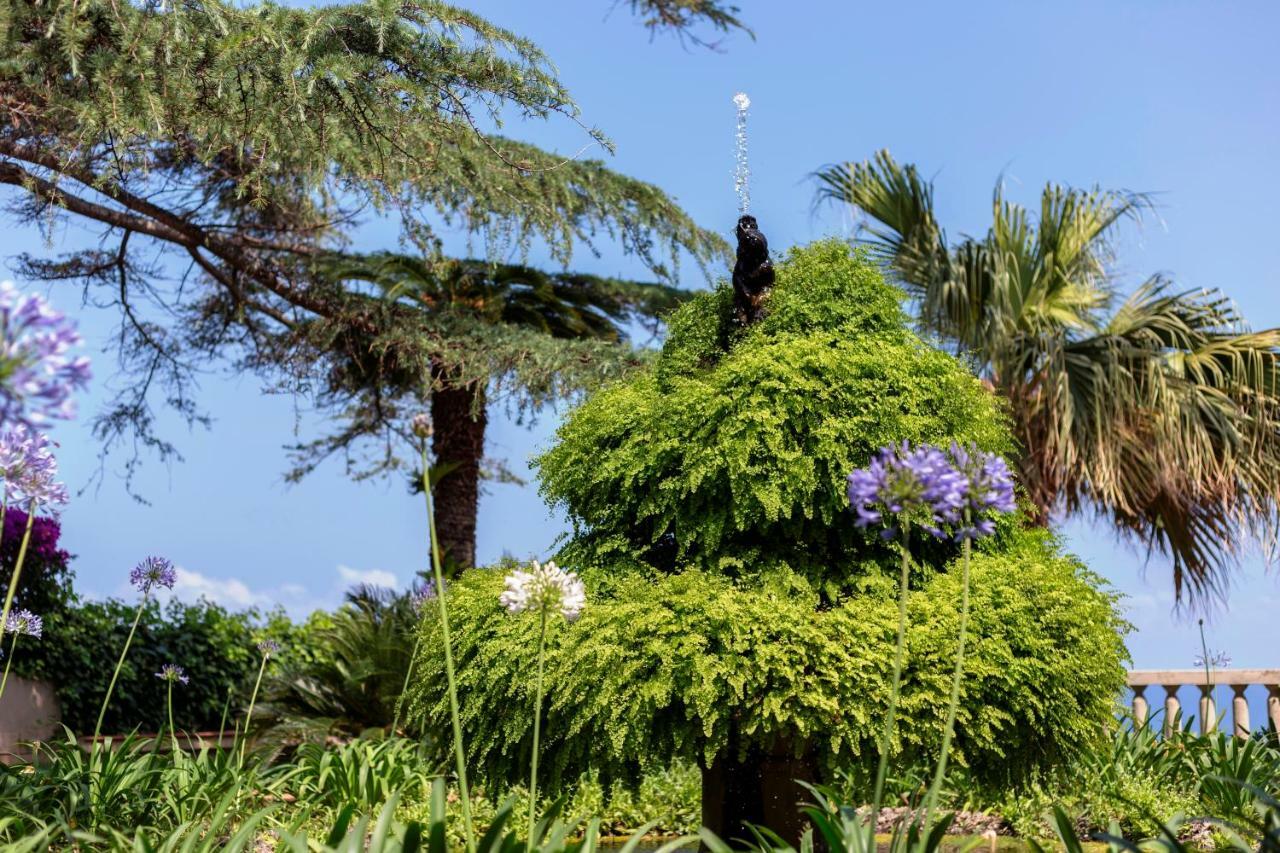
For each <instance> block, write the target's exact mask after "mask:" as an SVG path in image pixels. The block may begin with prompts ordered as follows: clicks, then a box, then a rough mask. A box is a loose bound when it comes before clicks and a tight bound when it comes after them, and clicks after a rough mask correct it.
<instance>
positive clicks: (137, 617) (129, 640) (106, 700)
mask: <svg viewBox="0 0 1280 853" xmlns="http://www.w3.org/2000/svg"><path fill="white" fill-rule="evenodd" d="M150 597H151V590H147V591H146V592H144V593H143V594H142V601H141V602H139V603H138V612H137V613H135V614H134V616H133V625H131V626H130V627H129V636H128V637H126V638H125V641H124V648H123V649H121V650H120V660H118V661H116V668H115V671H114V672H112V673H111V682H110V683H109V684H108V685H107V695H106V696H103V697H102V708H101V709H100V710H99V711H98V722H97V724H96V725H95V726H94V727H93V748H94V749H95V750H96V749H97V748H98V736H99V735H101V734H102V720H103V718H104V717H106V716H107V705H109V704H110V703H111V694H112V693H114V692H115V689H116V681H117V680H118V679H119V678H120V669H121V668H122V667H123V666H124V659H125V656H126V655H128V654H129V646H131V645H132V644H133V635H134V634H135V633H137V630H138V623H139V622H141V621H142V611H143V610H145V609H146V607H147V599H149V598H150Z"/></svg>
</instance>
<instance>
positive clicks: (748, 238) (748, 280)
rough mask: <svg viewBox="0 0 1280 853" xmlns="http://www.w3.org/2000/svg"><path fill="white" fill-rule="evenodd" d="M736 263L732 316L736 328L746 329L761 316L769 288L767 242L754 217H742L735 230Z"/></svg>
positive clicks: (770, 267) (769, 274)
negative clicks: (736, 245)
mask: <svg viewBox="0 0 1280 853" xmlns="http://www.w3.org/2000/svg"><path fill="white" fill-rule="evenodd" d="M735 233H736V234H737V235H738V262H737V263H736V264H734V265H733V316H734V320H735V321H736V322H737V324H738V325H739V326H749V325H751V324H752V323H754V322H756V321H757V320H759V319H760V318H761V317H763V316H764V300H765V297H767V296H768V295H769V290H770V289H771V288H772V287H773V263H772V262H771V261H770V260H769V241H768V240H766V239H765V238H764V235H763V234H761V233H760V227H759V226H758V225H757V224H756V218H755V217H754V216H742V217H740V218H739V219H738V227H737V228H736V229H735Z"/></svg>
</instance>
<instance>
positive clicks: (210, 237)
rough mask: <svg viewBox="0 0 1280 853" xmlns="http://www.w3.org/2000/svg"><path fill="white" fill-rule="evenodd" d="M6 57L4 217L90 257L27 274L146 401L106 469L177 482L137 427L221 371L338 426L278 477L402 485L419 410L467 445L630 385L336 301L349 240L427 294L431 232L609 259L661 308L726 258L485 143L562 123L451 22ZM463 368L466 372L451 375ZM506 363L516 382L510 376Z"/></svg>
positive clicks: (258, 25) (99, 9) (25, 41)
mask: <svg viewBox="0 0 1280 853" xmlns="http://www.w3.org/2000/svg"><path fill="white" fill-rule="evenodd" d="M632 7H633V11H635V12H637V13H638V14H641V15H642V16H645V17H644V22H645V23H646V25H647V26H649V27H650V28H652V29H654V30H663V29H671V30H675V31H677V32H681V33H686V32H689V31H690V28H691V27H693V26H694V25H696V24H699V23H709V24H710V25H711V26H713V27H714V28H716V29H717V30H720V31H728V30H729V29H731V28H737V27H741V24H740V22H738V20H737V19H736V17H734V12H735V11H736V10H734V9H732V8H731V7H722V6H720V5H719V4H718V3H715V2H706V0H696V2H689V0H645V2H634V3H632ZM0 43H2V45H3V47H2V48H0V67H3V73H2V74H0V81H2V82H0V110H3V123H2V124H0V183H3V184H9V185H10V186H12V187H13V188H14V190H13V191H12V192H11V193H10V194H9V196H8V201H9V210H10V212H11V213H12V214H14V215H16V217H17V218H18V219H19V220H20V221H23V222H28V223H37V224H41V225H44V226H46V227H47V226H48V225H49V224H51V223H52V221H54V220H55V219H57V218H59V217H61V216H64V215H67V214H70V215H72V216H73V217H75V218H77V219H79V220H80V221H82V222H88V223H90V224H92V225H94V226H96V227H97V228H98V230H99V233H100V238H101V239H100V243H99V248H96V249H93V250H91V251H83V252H77V253H74V254H70V255H65V256H62V257H59V258H56V259H49V258H45V257H35V256H31V255H27V256H23V258H22V259H21V261H20V268H21V270H22V272H23V273H24V274H26V275H27V276H29V277H33V278H38V279H42V280H74V281H79V282H82V283H83V284H84V285H85V287H86V293H87V295H88V298H89V299H90V300H91V301H93V302H94V303H95V304H98V305H106V306H110V307H112V308H114V309H116V310H118V311H119V314H120V317H121V326H120V335H119V341H120V357H121V363H122V365H123V369H124V370H125V371H126V373H127V374H129V375H130V376H132V377H133V378H134V379H135V380H136V381H133V382H131V383H129V384H128V386H127V387H126V389H125V390H124V391H123V392H122V393H121V394H120V395H119V396H118V397H117V398H116V399H114V400H113V401H112V403H111V404H110V405H109V406H108V407H107V408H106V409H105V410H104V411H103V412H101V413H100V414H99V415H98V416H97V418H96V420H95V422H94V428H95V431H96V433H97V435H98V436H99V437H100V438H101V439H102V440H103V442H104V447H105V448H111V447H113V446H116V445H118V444H120V443H125V444H127V445H130V446H134V447H143V448H149V449H150V450H151V451H154V452H155V453H156V454H158V455H159V456H160V457H161V458H169V457H174V456H176V455H177V453H178V451H177V448H176V447H175V446H174V445H173V444H171V443H170V442H169V441H168V440H167V439H166V438H164V437H163V436H162V435H160V434H159V433H158V432H157V430H156V418H157V415H158V412H157V410H156V407H155V404H154V403H153V400H154V399H155V398H157V397H159V398H163V399H164V400H166V401H167V403H168V404H169V405H171V406H173V407H174V408H175V409H176V410H177V411H178V412H179V413H181V414H182V415H183V416H184V417H186V418H187V420H188V421H189V422H199V421H207V416H206V414H205V412H204V411H203V410H202V409H201V407H200V406H199V404H198V401H197V400H196V399H195V396H194V384H193V377H194V374H195V371H196V369H197V367H200V366H203V365H206V364H207V363H208V362H209V361H210V360H211V359H213V358H220V359H225V360H229V361H230V362H231V363H232V364H233V365H234V367H235V368H236V369H241V370H245V369H250V370H254V371H257V372H258V373H259V374H260V375H262V376H264V377H265V378H266V379H267V381H269V382H271V383H273V384H275V385H277V386H279V387H281V388H284V389H287V390H291V391H295V392H300V393H307V394H310V395H311V396H312V397H313V398H314V400H315V401H317V402H319V403H320V404H321V405H322V406H323V407H324V408H325V409H326V410H328V411H332V412H334V413H338V414H340V415H341V419H340V423H341V428H340V429H339V430H338V431H337V432H336V433H334V434H333V435H328V436H325V437H324V438H322V439H320V440H319V441H316V442H313V443H309V444H307V445H305V446H303V447H300V448H299V451H300V458H299V460H298V465H297V467H296V468H295V471H294V473H295V474H299V473H301V472H304V471H306V470H309V468H310V467H311V466H313V465H314V464H315V461H316V460H317V458H319V456H323V455H326V454H329V453H335V452H339V453H343V454H346V455H347V464H348V467H349V470H350V471H351V472H352V473H353V474H356V475H361V474H368V473H373V472H379V471H385V470H387V469H388V467H393V466H394V465H396V464H398V461H397V460H396V458H395V455H394V453H392V452H391V451H390V450H389V448H391V447H392V446H393V445H394V443H395V441H396V435H397V431H398V425H400V424H402V423H403V421H404V419H405V416H406V406H409V405H413V406H420V405H422V398H423V397H425V396H426V395H428V394H430V393H432V391H434V393H435V394H436V395H437V401H436V405H438V406H441V407H447V405H451V403H450V402H449V401H451V400H454V398H455V397H456V398H457V399H456V400H455V402H457V406H454V408H456V409H458V410H459V411H462V410H464V409H465V410H466V411H468V412H469V413H470V416H471V417H472V418H473V419H476V418H482V417H483V411H482V407H480V406H477V405H475V402H476V399H475V398H476V393H477V391H476V389H481V391H483V389H484V387H485V383H490V382H499V381H502V382H505V383H506V384H507V386H508V388H509V389H511V390H514V391H517V392H520V393H521V399H522V400H523V401H524V402H526V403H535V404H536V403H539V402H542V401H545V400H546V399H548V398H549V397H552V396H555V395H556V394H559V393H563V392H569V391H573V390H575V389H577V388H581V387H583V385H582V382H583V378H584V376H585V374H588V373H591V372H592V371H591V370H586V369H583V368H582V364H581V363H580V362H581V360H583V359H585V360H586V361H587V362H591V361H592V360H593V359H596V360H599V363H598V364H597V366H596V368H594V369H595V372H596V374H597V375H598V374H599V373H600V370H601V369H603V370H604V371H605V372H608V371H609V370H613V369H616V368H617V367H618V366H619V364H622V363H626V362H628V361H630V360H634V358H635V356H634V354H632V353H630V351H629V350H623V351H617V347H618V344H616V343H610V342H608V341H606V342H604V343H601V342H600V341H594V342H592V343H591V344H590V345H583V346H580V347H579V348H578V349H576V350H574V353H575V356H574V358H572V359H564V358H561V359H560V360H559V361H556V359H555V358H544V357H542V356H537V357H535V356H534V355H532V353H534V352H535V351H538V348H539V347H540V346H542V344H543V343H544V342H541V341H535V340H533V338H532V337H529V335H528V332H529V330H528V329H527V328H524V329H519V328H518V327H513V326H512V325H511V324H509V323H506V322H499V323H497V324H494V323H490V322H479V323H476V322H469V321H468V319H467V318H466V317H464V316H462V315H461V314H459V312H457V311H451V312H449V313H448V315H447V316H444V315H440V316H438V315H437V313H436V312H435V311H434V310H433V308H432V306H431V305H429V304H427V303H423V302H421V301H418V302H413V301H409V300H404V299H384V298H382V297H381V296H380V295H377V294H370V293H369V292H367V287H363V286H362V285H359V284H354V283H353V282H351V281H346V280H342V279H336V278H333V277H332V276H327V275H326V274H325V273H324V271H325V269H326V268H327V267H326V264H325V263H324V262H323V261H324V260H325V259H326V258H331V257H332V255H333V253H335V252H341V251H343V250H344V249H346V248H347V246H348V240H349V233H350V230H351V229H350V226H351V225H352V223H354V222H355V220H356V218H357V217H359V216H366V217H369V216H380V217H383V218H386V219H389V220H392V221H398V222H399V223H401V227H402V236H403V237H404V238H405V241H406V242H407V243H408V244H409V245H412V246H414V247H416V248H417V249H418V250H419V252H420V253H421V255H422V258H423V259H424V263H426V264H428V266H431V265H437V264H443V265H445V266H442V267H440V270H442V271H444V272H431V273H430V274H431V275H433V276H437V275H447V265H448V263H449V262H448V261H447V259H444V258H443V257H441V256H440V253H439V243H438V240H437V236H436V230H437V229H438V228H439V226H440V225H441V224H442V223H444V224H447V225H449V226H453V227H461V228H463V229H465V230H466V231H467V232H469V233H471V234H474V235H476V236H477V238H479V239H480V240H482V241H483V242H484V243H485V244H486V245H487V246H489V247H490V248H492V249H493V254H494V256H496V255H497V254H498V253H499V252H501V251H508V250H514V251H516V252H517V253H520V252H524V251H526V250H527V249H529V247H530V246H531V245H533V244H535V243H538V244H544V245H545V246H547V247H548V248H549V249H550V252H551V255H552V257H553V258H554V260H555V261H556V262H557V263H560V264H567V263H568V262H569V261H570V259H571V257H572V254H573V251H574V249H575V247H581V246H584V245H585V246H588V247H591V246H593V244H594V243H595V242H596V241H598V240H599V239H602V238H607V239H609V240H611V241H616V242H617V243H620V244H621V246H622V248H623V249H624V250H625V251H627V252H629V253H631V254H633V255H635V256H637V257H638V258H639V259H640V260H641V261H642V262H643V263H644V264H645V265H646V266H647V267H648V268H649V269H650V270H651V271H652V272H653V274H654V277H655V278H656V279H658V280H661V281H664V282H671V281H674V280H675V278H676V275H677V273H678V265H677V262H678V260H679V259H680V257H681V255H682V254H685V255H688V256H692V258H693V259H694V261H695V263H696V264H698V265H699V266H705V265H706V264H708V263H710V262H712V261H716V262H718V261H719V260H721V259H723V258H724V257H725V256H726V254H727V246H726V244H725V243H724V241H723V240H722V239H721V238H720V237H719V236H717V235H716V234H714V233H711V232H708V231H706V230H703V229H701V228H699V227H698V226H697V225H696V224H695V223H694V222H693V221H692V220H691V219H690V218H689V216H688V215H687V214H685V213H684V212H683V211H682V210H681V209H680V208H679V207H678V206H677V205H676V204H675V203H674V201H673V200H672V199H671V198H670V197H668V196H667V195H666V194H664V193H663V192H662V191H661V190H659V189H657V188H656V187H654V186H652V185H649V184H646V183H643V182H640V181H636V180H633V179H630V178H627V177H625V176H622V175H618V174H616V173H614V172H612V171H610V170H608V169H607V168H605V166H604V165H603V164H602V163H600V162H598V161H593V160H581V159H574V158H567V159H566V158H563V157H560V156H558V155H553V154H550V153H548V152H544V151H542V150H539V149H537V148H535V147H533V146H531V145H528V144H525V143H522V142H519V141H515V140H512V139H508V138H504V137H503V136H500V135H497V134H496V131H499V130H501V128H502V120H503V118H504V117H507V118H509V117H511V116H513V115H516V116H519V117H521V118H523V119H537V118H543V119H545V118H550V117H562V118H564V119H567V120H570V121H574V122H580V119H579V115H578V110H577V108H576V106H575V105H574V103H573V101H572V100H571V98H570V96H569V94H568V93H567V92H566V91H565V89H564V87H563V86H562V85H561V84H560V82H559V81H558V80H557V79H556V77H555V74H554V72H553V70H552V68H551V66H550V63H549V62H548V60H547V58H546V57H545V56H544V55H543V54H542V53H541V52H540V51H539V50H538V49H537V48H536V47H535V46H534V45H533V44H531V43H530V42H528V41H527V40H525V39H523V38H521V37H520V36H518V35H516V34H514V33H511V32H508V31H506V30H503V29H501V28H499V27H497V26H494V25H493V24H491V23H489V22H488V21H485V20H483V19H482V18H480V17H478V16H476V15H474V14H472V13H470V12H468V11H465V10H462V9H458V8H454V7H452V6H448V5H445V4H443V3H437V2H418V3H400V2H390V1H389V0H371V2H368V3H365V4H359V5H354V4H353V5H334V6H322V7H319V8H312V9H298V8H284V7H279V6H275V5H271V4H264V5H256V6H249V7H237V6H234V5H231V4H228V3H223V2H221V1H220V0H185V2H183V1H181V0H180V2H178V3H177V4H176V5H174V4H170V3H167V2H160V3H154V2H145V3H136V2H123V3H122V2H114V0H77V2H70V0H46V2H39V3H37V2H31V0H7V2H5V4H4V5H3V6H0ZM584 132H585V133H587V134H588V136H589V139H590V140H591V141H592V142H594V143H599V144H600V145H601V146H603V147H604V148H605V149H606V150H608V149H609V148H610V143H609V141H608V140H607V139H606V138H605V137H604V136H603V134H601V133H600V132H599V131H598V130H594V129H589V128H586V127H585V126H584ZM157 250H159V251H157ZM594 286H595V285H594V284H586V283H583V284H582V285H581V287H580V288H579V289H580V290H583V291H586V290H590V289H591V288H592V287H594ZM601 298H604V299H606V300H607V298H608V296H607V294H606V295H602V297H601ZM661 304H662V300H661V299H660V300H658V302H657V303H652V302H648V301H639V302H635V303H634V306H635V307H636V309H637V310H638V311H640V312H641V313H643V312H644V310H645V306H652V305H661ZM628 310H630V309H628ZM473 319H474V318H473ZM522 335H524V337H521V336H522ZM597 337H598V336H597ZM615 337H616V336H615ZM517 339H519V341H517ZM442 341H445V342H446V343H443V344H442V343H441V342H442ZM580 343H581V342H580ZM463 345H465V346H466V347H471V348H473V355H472V356H471V357H470V358H468V359H467V360H466V361H467V362H468V363H469V364H471V365H475V364H479V363H482V362H484V363H485V364H486V368H485V370H484V371H482V372H481V373H475V372H472V373H467V372H466V371H465V370H463V369H462V368H460V367H459V366H458V364H456V363H454V362H452V361H450V360H449V355H448V353H454V354H456V353H457V352H458V351H459V348H460V347H461V346H463ZM563 346H564V344H563V343H562V344H561V347H560V349H559V350H557V352H560V351H563ZM522 347H523V349H524V350H527V351H528V352H529V353H530V355H528V356H525V357H520V358H515V357H514V356H513V354H514V353H518V352H520V351H522V349H521V348H522ZM499 351H502V352H503V353H505V354H503V355H497V356H495V353H498V352H499ZM544 355H545V353H544ZM486 359H488V361H487V362H486ZM574 359H577V360H578V361H575V360H574ZM570 364H572V368H571V367H570ZM600 365H603V368H601V367H600ZM482 374H483V375H482ZM464 377H465V378H464ZM459 383H460V384H459ZM468 383H470V384H468ZM468 389H470V390H468ZM481 427H482V420H481ZM369 438H375V439H377V442H375V443H376V444H377V445H378V446H379V447H380V449H379V450H377V451H376V452H375V453H374V455H373V457H372V460H370V459H369V458H368V456H367V454H368V453H369V452H370V443H369V442H367V441H363V440H365V439H369ZM442 440H443V437H442ZM464 443H465V442H464ZM474 444H475V442H471V445H472V447H471V450H470V451H468V452H469V453H471V455H472V457H473V458H471V459H470V462H468V464H471V463H474V462H476V461H477V458H478V456H477V454H478V453H479V452H480V450H481V448H479V447H475V446H474ZM438 449H439V448H438ZM317 454H318V455H317ZM438 461H439V460H438ZM446 461H456V460H446ZM138 463H139V458H138V456H137V455H136V454H135V456H134V457H133V458H132V459H130V460H129V461H128V463H127V467H128V470H129V472H130V474H132V472H133V470H134V469H135V468H136V466H137V464H138ZM472 523H473V524H474V519H473V521H472Z"/></svg>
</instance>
